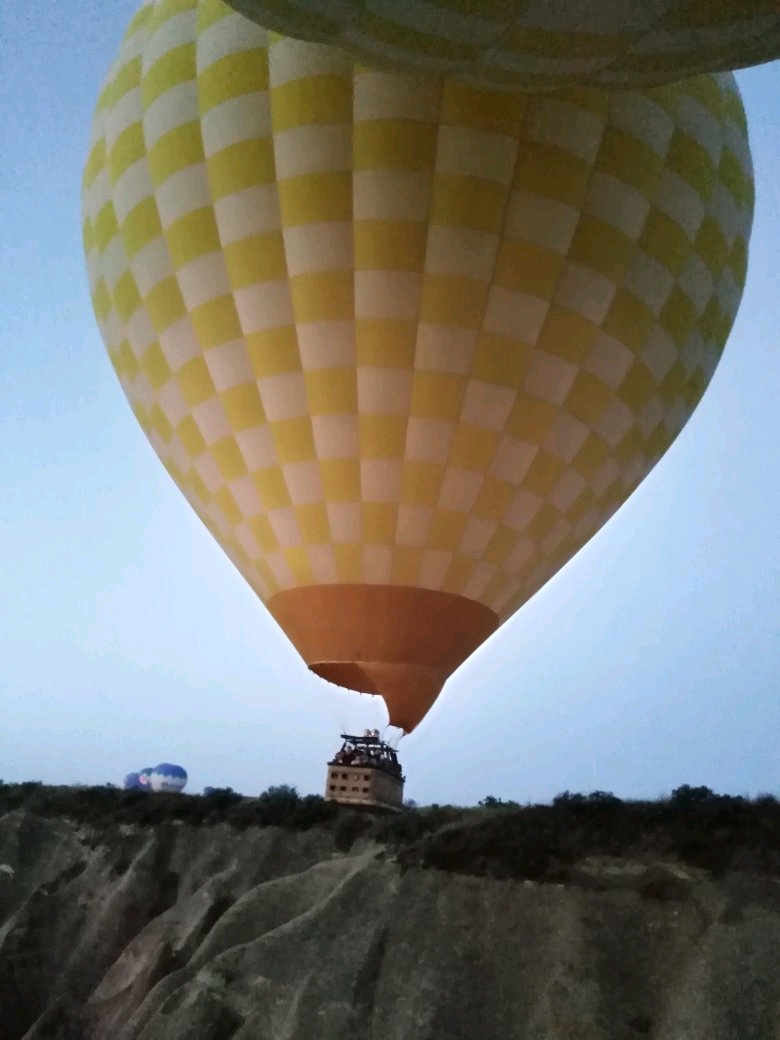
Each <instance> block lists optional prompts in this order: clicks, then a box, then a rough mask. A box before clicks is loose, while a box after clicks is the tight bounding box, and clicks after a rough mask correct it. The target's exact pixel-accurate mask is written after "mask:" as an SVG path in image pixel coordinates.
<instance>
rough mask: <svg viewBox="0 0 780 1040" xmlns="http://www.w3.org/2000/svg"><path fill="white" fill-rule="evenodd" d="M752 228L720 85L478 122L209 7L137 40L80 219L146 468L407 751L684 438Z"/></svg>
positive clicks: (445, 90)
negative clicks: (164, 481)
mask: <svg viewBox="0 0 780 1040" xmlns="http://www.w3.org/2000/svg"><path fill="white" fill-rule="evenodd" d="M752 207H753V183H752V167H751V160H750V153H749V149H748V143H747V131H746V124H745V116H744V111H743V108H742V104H741V101H740V97H739V93H738V90H737V87H736V84H735V82H734V79H733V77H732V76H731V75H727V74H724V75H717V76H715V75H711V76H703V77H698V78H695V79H692V80H687V81H684V82H682V83H679V84H676V85H674V86H668V87H659V88H653V89H649V90H642V91H623V92H612V93H610V92H606V91H601V90H597V89H593V88H588V89H584V88H577V89H570V90H565V91H560V92H558V93H556V94H554V95H544V94H521V95H513V94H507V93H501V92H497V91H485V90H477V89H475V88H472V87H469V86H465V85H463V84H461V83H458V82H454V81H452V80H449V79H442V78H437V77H435V76H422V75H417V76H413V75H410V74H400V73H387V72H379V71H372V70H368V69H365V68H363V67H358V66H356V65H355V64H354V62H353V59H352V58H351V57H350V56H349V55H347V54H345V53H344V52H343V51H341V50H338V49H336V48H333V47H329V46H325V45H321V44H312V43H305V42H300V41H297V40H291V39H287V38H278V37H275V36H271V35H270V34H269V33H267V32H266V31H265V30H264V29H262V28H261V27H259V26H256V25H254V24H253V23H251V22H249V21H247V20H246V19H244V18H242V16H240V15H238V14H236V13H235V12H233V11H232V10H231V9H230V8H228V7H226V6H224V5H223V4H221V3H218V2H217V0H200V2H198V3H193V4H191V5H189V6H186V7H183V6H182V5H181V4H180V3H176V2H174V0H156V2H150V3H147V4H146V5H144V6H143V7H142V9H141V10H140V12H139V13H138V15H137V16H136V18H135V19H134V20H133V22H132V24H131V26H130V28H129V30H128V32H127V35H126V37H125V39H124V41H123V43H122V46H121V49H120V53H119V56H118V58H117V60H116V62H115V63H114V65H113V66H112V68H111V70H110V72H109V75H108V78H107V81H106V85H105V87H104V89H103V91H102V94H101V96H100V100H99V102H98V107H97V111H96V115H95V120H94V128H93V137H92V147H91V154H90V157H89V160H88V162H87V166H86V171H85V176H84V190H83V210H84V242H85V250H86V256H87V264H88V271H89V278H90V286H91V292H92V299H93V303H94V309H95V313H96V316H97V320H98V324H99V326H100V330H101V333H102V335H103V338H104V341H105V343H106V346H107V349H108V353H109V355H110V358H111V361H112V363H113V365H114V368H115V370H116V372H117V375H118V377H119V380H120V382H121V385H122V387H123V389H124V392H125V394H126V396H127V398H128V399H129V401H130V404H131V406H132V408H133V411H134V413H135V415H136V417H137V419H138V421H139V423H140V425H141V426H142V428H143V429H144V431H145V433H146V435H147V436H148V438H149V440H150V442H151V444H152V446H153V448H154V450H155V451H156V452H157V454H158V456H159V457H160V459H161V460H162V462H163V464H164V465H165V466H166V468H167V469H168V471H169V473H170V474H171V476H172V477H173V479H174V480H175V482H176V483H177V484H178V486H179V488H180V489H181V491H182V492H183V494H184V495H185V496H186V498H187V499H188V500H189V502H190V503H191V504H192V506H193V508H194V509H195V511H196V512H197V514H198V516H199V517H200V518H201V520H202V521H203V522H204V524H205V525H206V526H207V528H208V529H209V530H210V531H211V532H212V534H213V535H214V537H215V538H216V539H217V541H218V542H219V543H220V545H221V546H222V548H223V549H224V551H225V552H226V554H227V555H228V557H229V558H230V559H231V560H232V561H233V563H234V564H235V565H236V567H237V568H238V570H239V571H240V572H241V574H242V575H243V576H244V578H245V579H246V580H247V582H248V583H249V584H250V586H251V587H252V589H253V590H254V591H255V592H256V594H257V595H258V597H259V598H260V599H261V600H262V602H263V603H265V604H266V606H267V608H268V610H269V611H270V613H271V614H272V616H273V617H274V618H275V619H276V620H277V622H278V623H279V624H280V626H281V627H282V629H283V630H284V632H285V633H286V634H287V636H288V637H289V639H290V640H291V641H292V643H293V644H294V646H295V647H296V649H297V650H298V651H299V653H300V655H301V656H302V658H303V659H304V661H305V662H306V664H307V665H308V666H309V668H310V669H311V670H312V671H314V672H315V673H316V674H318V675H319V676H321V677H323V678H325V679H327V680H330V681H332V682H335V683H338V684H339V685H341V686H344V687H347V688H349V689H353V690H358V691H362V692H366V693H373V694H379V695H381V696H382V697H383V698H384V700H385V702H386V704H387V706H388V712H389V716H390V722H391V723H392V724H394V725H396V726H399V727H401V728H402V729H404V730H406V731H407V732H409V731H411V730H413V729H414V728H415V726H416V725H417V724H418V723H419V721H420V720H421V719H422V718H423V717H424V715H425V714H426V712H427V711H428V709H429V708H430V706H431V705H432V704H433V702H434V700H435V699H436V697H437V696H438V694H439V692H440V690H441V688H442V685H443V683H444V682H445V681H446V679H447V677H448V676H449V675H450V674H452V672H453V671H454V670H455V669H456V668H457V667H458V666H459V665H460V664H461V663H462V662H463V661H464V660H466V658H468V656H469V655H470V654H471V653H472V652H473V651H474V650H476V649H477V648H478V647H479V646H480V645H481V644H482V643H483V642H484V641H485V640H486V639H487V638H488V637H489V636H490V635H491V633H493V632H494V631H495V630H496V629H497V628H498V626H499V625H500V624H501V623H502V622H503V621H505V620H506V619H507V618H509V617H511V616H512V614H514V612H515V611H517V610H518V609H519V608H520V607H521V606H522V605H523V604H524V603H526V602H527V601H528V600H529V599H530V598H531V597H532V596H533V595H534V593H535V592H536V591H537V590H538V589H539V588H541V586H542V585H544V584H545V583H546V582H547V581H548V580H549V578H550V577H552V576H553V575H554V574H555V573H556V572H557V571H558V570H559V569H560V568H561V567H562V566H563V565H564V564H565V563H566V562H567V560H569V559H570V558H571V557H572V556H573V555H574V553H576V552H577V550H578V549H579V548H580V547H581V546H582V545H584V544H585V542H587V541H588V540H589V538H590V537H591V536H592V535H593V534H594V533H595V532H596V531H597V530H598V529H599V528H600V527H601V526H602V525H603V524H604V523H605V522H606V521H607V520H608V519H609V518H610V517H611V516H612V515H613V514H614V513H615V511H616V510H617V509H618V508H619V507H620V505H621V504H622V503H623V502H624V501H625V499H626V498H627V497H628V496H629V495H630V494H631V492H632V491H633V490H634V488H636V487H637V485H638V484H639V482H640V481H641V480H642V479H643V478H644V476H646V474H647V473H648V472H649V471H650V470H651V469H652V467H653V466H654V465H655V464H656V462H657V461H658V460H659V459H660V458H661V456H662V455H663V454H664V452H665V451H666V450H667V449H668V447H669V446H670V445H671V443H672V442H673V441H674V439H675V437H676V436H677V435H678V433H679V432H680V430H681V429H682V427H683V426H684V424H685V423H686V422H687V420H688V419H689V417H690V416H691V414H692V413H693V411H694V409H695V407H696V405H697V403H698V401H699V400H700V398H701V396H702V394H703V392H704V390H705V388H706V387H707V385H708V383H709V380H710V378H711V376H712V374H713V372H714V370H715V367H716V365H717V363H718V360H719V358H720V356H721V353H722V350H723V347H724V344H725V342H726V339H727V336H728V333H729V330H730V328H731V325H732V322H733V320H734V317H735V314H736V311H737V307H738V305H739V300H740V297H741V293H742V288H743V285H744V280H745V274H746V264H747V244H748V237H749V232H750V226H751V220H752Z"/></svg>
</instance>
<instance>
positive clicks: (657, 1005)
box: [0, 785, 780, 1040]
mask: <svg viewBox="0 0 780 1040" xmlns="http://www.w3.org/2000/svg"><path fill="white" fill-rule="evenodd" d="M283 794H284V792H283ZM688 794H689V796H690V795H691V792H690V791H689V792H688ZM285 798H286V801H285ZM0 813H2V814H3V815H0V1037H2V1040H185V1038H186V1040H493V1038H495V1040H780V805H779V804H778V803H777V802H775V801H774V800H773V799H764V800H763V802H762V803H761V804H758V803H755V802H743V801H742V800H740V799H736V800H735V799H714V798H704V799H697V798H696V797H695V789H694V792H693V796H690V797H688V799H687V800H686V799H685V798H678V799H677V801H676V802H673V803H664V804H661V803H652V804H651V803H641V804H640V803H634V804H627V805H623V804H622V803H619V802H617V800H616V799H612V800H611V801H610V799H609V798H608V797H607V796H598V795H595V796H590V798H589V799H578V798H574V799H572V798H571V797H570V796H568V797H567V796H565V797H564V798H562V799H558V800H557V802H556V804H555V805H553V806H536V807H526V808H519V807H517V808H513V807H508V808H507V807H503V806H501V805H498V806H493V807H487V808H482V809H479V810H457V809H437V808H433V809H427V810H410V811H408V812H406V813H404V814H403V816H402V817H400V818H392V819H390V818H373V817H367V816H364V815H363V816H361V815H359V814H356V813H354V812H345V811H339V810H335V809H333V808H332V807H330V806H325V805H324V804H323V803H321V802H320V801H319V799H313V798H312V799H297V798H296V796H295V794H294V792H292V793H290V792H289V790H288V791H287V792H286V794H285V795H284V797H283V798H281V800H280V799H279V798H277V799H276V800H274V798H273V797H270V798H268V797H267V798H266V800H265V802H264V801H263V799H262V798H261V799H259V800H258V799H252V800H250V799H239V798H238V796H232V795H230V794H229V793H228V794H227V795H223V796H217V797H216V798H214V799H205V798H201V797H197V796H193V797H187V796H180V797H179V798H178V799H177V798H175V797H174V796H170V797H168V796H158V797H155V796H148V795H141V796H135V795H132V794H125V793H123V792H119V791H112V790H110V789H88V790H84V791H73V790H66V789H46V788H36V787H35V785H19V786H16V787H11V786H9V785H4V786H2V787H0Z"/></svg>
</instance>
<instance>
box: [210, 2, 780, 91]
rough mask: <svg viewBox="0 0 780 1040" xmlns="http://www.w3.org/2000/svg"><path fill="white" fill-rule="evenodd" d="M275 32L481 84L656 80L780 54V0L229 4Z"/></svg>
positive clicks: (387, 64) (379, 63)
mask: <svg viewBox="0 0 780 1040" xmlns="http://www.w3.org/2000/svg"><path fill="white" fill-rule="evenodd" d="M228 3H230V5H231V6H232V7H234V8H235V9H236V10H237V11H240V12H241V13H242V14H244V15H246V16H247V18H250V19H253V20H254V21H256V22H257V23H259V24H260V25H263V26H265V27H266V28H268V29H273V30H276V31H277V32H280V33H284V34H285V35H287V36H294V37H299V38H300V39H304V40H309V41H312V42H320V43H331V44H336V45H338V46H339V47H342V48H344V50H346V51H347V52H348V53H350V54H351V55H353V56H354V57H355V58H356V59H357V60H358V61H362V62H365V63H366V64H368V65H371V66H376V67H384V68H388V69H407V70H416V71H420V72H428V73H437V74H439V75H449V76H456V77H458V78H459V79H461V80H462V81H463V82H466V83H469V84H471V85H475V86H479V87H492V88H493V89H513V90H517V89H519V90H526V91H532V90H550V89H557V88H559V87H567V86H576V85H584V84H587V85H592V86H596V85H597V86H602V87H608V88H616V87H617V88H626V87H634V88H636V87H647V86H652V85H658V84H663V83H672V82H676V81H677V80H679V79H682V78H684V77H686V76H694V75H698V74H702V73H709V72H724V71H728V70H731V69H738V68H743V67H745V66H747V65H758V64H760V63H761V62H765V61H774V60H775V59H776V58H780V9H778V5H777V3H775V2H774V0H720V2H719V3H703V4H701V3H700V4H692V3H690V0H643V2H642V3H640V4H638V3H636V2H635V0H595V2H593V0H591V2H589V3H587V4H583V2H582V0H556V2H555V3H551V2H550V0H479V3H475V2H473V0H455V2H454V3H453V0H426V2H425V3H413V2H408V0H407V2H398V0H358V2H357V3H356V2H355V0H330V2H329V3H327V4H319V5H316V9H315V10H312V7H313V6H314V5H312V3H311V0H228Z"/></svg>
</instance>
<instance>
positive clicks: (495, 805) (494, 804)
mask: <svg viewBox="0 0 780 1040" xmlns="http://www.w3.org/2000/svg"><path fill="white" fill-rule="evenodd" d="M478 804H479V807H480V809H519V808H520V806H519V803H518V802H513V801H511V800H510V801H506V802H505V801H504V800H503V798H496V797H494V795H492V794H489V795H488V796H487V798H483V799H482V801H481V802H479V803H478Z"/></svg>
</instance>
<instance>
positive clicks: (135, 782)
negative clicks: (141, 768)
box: [123, 773, 145, 791]
mask: <svg viewBox="0 0 780 1040" xmlns="http://www.w3.org/2000/svg"><path fill="white" fill-rule="evenodd" d="M123 787H124V789H125V791H141V790H145V788H144V785H143V784H141V782H140V779H139V774H138V773H128V774H127V776H126V777H125V780H124V784H123Z"/></svg>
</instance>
